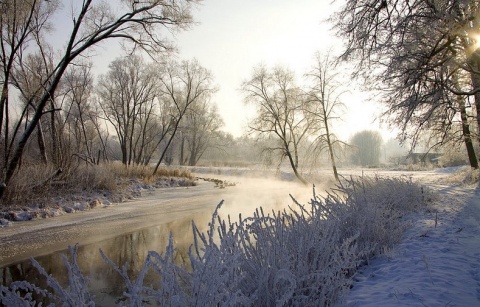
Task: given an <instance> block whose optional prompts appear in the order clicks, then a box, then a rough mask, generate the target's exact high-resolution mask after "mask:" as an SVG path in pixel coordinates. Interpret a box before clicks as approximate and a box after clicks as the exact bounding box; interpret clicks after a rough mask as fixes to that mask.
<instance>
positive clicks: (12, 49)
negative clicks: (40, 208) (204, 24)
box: [0, 0, 198, 198]
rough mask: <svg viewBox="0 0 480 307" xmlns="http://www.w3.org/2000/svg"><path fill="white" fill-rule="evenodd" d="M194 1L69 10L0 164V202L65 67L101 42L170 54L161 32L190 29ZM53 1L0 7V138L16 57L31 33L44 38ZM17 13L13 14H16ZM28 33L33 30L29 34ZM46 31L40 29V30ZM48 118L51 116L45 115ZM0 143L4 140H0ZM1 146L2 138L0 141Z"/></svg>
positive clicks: (96, 4) (88, 1) (86, 4)
mask: <svg viewBox="0 0 480 307" xmlns="http://www.w3.org/2000/svg"><path fill="white" fill-rule="evenodd" d="M195 2H198V1H195V0H180V1H177V0H166V1H164V0H161V1H160V0H149V1H136V0H128V1H121V2H118V3H117V2H115V3H113V2H112V3H110V2H105V1H93V0H84V1H82V2H81V3H77V2H76V3H75V5H72V10H65V11H66V12H71V26H70V28H69V29H65V31H67V32H69V33H70V34H69V35H68V36H67V39H66V42H65V45H64V49H63V50H62V51H60V52H59V53H58V54H59V56H58V57H56V58H55V60H54V61H53V65H52V67H53V70H52V71H51V72H50V74H49V75H48V76H47V79H46V81H45V82H44V83H43V84H42V87H41V88H39V95H38V96H39V99H38V102H37V104H36V108H35V111H34V112H33V114H32V116H31V117H30V118H29V121H28V122H26V123H25V129H24V131H23V132H22V134H21V135H20V136H19V137H18V141H16V142H15V146H14V147H13V148H14V149H13V150H12V153H11V155H10V156H9V158H8V159H4V160H3V161H2V167H1V169H0V171H1V179H0V181H1V184H0V198H1V197H2V196H3V194H4V191H5V189H6V188H8V185H9V183H10V181H11V179H12V177H13V176H14V174H15V171H16V170H17V168H18V166H19V163H20V160H21V158H22V155H23V152H24V150H25V147H26V145H27V142H28V140H29V138H30V136H31V135H32V133H33V132H34V131H35V129H36V128H37V126H38V123H39V122H40V119H41V118H42V116H43V115H44V113H45V108H46V106H47V105H48V104H49V102H50V101H51V99H52V97H53V96H54V95H55V91H56V90H57V87H58V85H59V83H60V81H61V79H62V77H63V75H64V73H65V71H66V70H67V68H68V66H69V65H70V64H71V63H72V62H74V61H75V60H76V59H78V58H79V57H80V56H83V55H86V52H87V51H89V50H91V49H92V48H93V47H94V46H96V45H98V44H99V43H100V42H102V41H105V40H107V39H111V38H116V39H122V40H123V41H124V42H126V43H127V44H131V46H132V47H133V48H140V49H142V50H144V51H146V52H148V53H150V54H151V55H152V56H155V55H158V54H159V53H163V52H165V51H166V50H172V46H171V44H170V43H169V42H168V40H166V39H165V38H163V37H162V36H161V33H162V32H161V30H162V29H170V30H172V31H177V30H181V29H186V28H187V27H188V26H190V25H191V24H192V16H191V14H190V10H191V6H192V4H193V3H195ZM58 3H59V1H47V0H38V1H35V0H31V1H2V2H1V4H0V5H1V10H0V18H1V20H0V26H1V36H2V37H1V39H2V41H1V45H0V47H1V48H2V51H3V52H2V53H1V54H2V55H1V58H0V60H1V61H0V62H1V63H2V64H1V65H2V70H3V75H2V77H1V80H2V86H3V89H2V97H1V99H0V114H1V115H0V127H1V128H0V129H2V130H0V132H2V131H6V129H5V127H8V125H7V124H6V123H5V122H4V121H5V119H6V118H8V117H7V116H5V114H6V113H7V112H8V110H7V108H8V99H7V98H8V87H9V79H8V76H9V74H10V72H11V68H12V67H13V65H14V64H15V60H16V58H17V57H18V54H19V52H20V51H25V52H28V51H29V50H27V49H28V48H27V42H28V39H29V38H30V37H31V35H33V34H32V33H35V35H36V36H37V37H41V36H42V33H43V34H44V33H45V32H44V31H45V30H43V28H42V26H43V25H45V24H46V21H47V20H48V19H49V16H51V14H52V13H49V12H53V11H55V8H56V7H55V6H54V7H53V9H51V10H50V9H49V8H50V6H51V5H53V4H55V5H58ZM17 9H19V10H17ZM32 29H33V30H32ZM45 29H46V28H45ZM50 112H54V110H50ZM2 137H4V135H2ZM4 139H5V140H6V138H5V137H4Z"/></svg>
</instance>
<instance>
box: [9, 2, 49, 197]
mask: <svg viewBox="0 0 480 307" xmlns="http://www.w3.org/2000/svg"><path fill="white" fill-rule="evenodd" d="M57 7H58V1H49V2H46V1H35V0H29V1H25V0H22V1H19V0H12V1H3V2H1V3H0V35H1V40H0V66H1V68H2V75H1V76H0V82H1V84H2V89H1V94H0V140H2V141H3V142H2V143H3V146H2V147H3V151H2V156H3V157H2V163H1V170H0V172H1V174H2V177H4V176H5V172H6V168H7V164H8V162H9V161H10V156H11V151H12V148H11V146H12V144H13V143H12V140H13V139H15V137H12V136H11V134H10V115H9V110H10V105H9V97H10V91H9V88H10V86H11V84H12V83H13V82H14V80H12V77H13V76H12V75H13V73H14V71H15V70H16V69H17V70H18V68H17V66H18V62H19V61H20V62H21V61H22V60H21V57H22V56H23V54H24V52H25V50H26V49H27V45H28V43H29V42H30V41H32V40H33V39H34V36H35V33H38V32H40V31H43V30H44V29H48V23H47V21H48V19H49V18H50V16H51V15H52V14H53V13H54V11H55V10H56V9H57ZM44 79H46V78H44ZM28 92H29V94H27V96H28V95H30V94H31V93H32V89H29V90H28ZM37 95H38V94H37ZM23 98H24V100H25V99H26V95H23ZM24 111H25V112H23V113H22V114H23V115H24V114H25V113H26V109H25V110H24ZM22 118H23V117H22ZM16 126H17V127H18V125H16ZM38 131H39V132H38V135H39V139H41V137H42V136H41V133H42V131H41V129H38ZM17 132H18V129H17ZM32 132H33V129H32ZM40 142H42V141H41V140H40ZM42 156H43V157H44V159H46V157H45V156H44V155H42ZM1 195H2V191H1V189H0V197H1Z"/></svg>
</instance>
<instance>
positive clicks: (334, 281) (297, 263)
mask: <svg viewBox="0 0 480 307" xmlns="http://www.w3.org/2000/svg"><path fill="white" fill-rule="evenodd" d="M313 195H314V196H313V198H312V200H311V201H310V203H309V204H308V205H302V204H299V203H298V202H297V201H295V200H294V199H293V198H292V199H293V201H294V202H293V203H294V205H293V206H290V207H289V208H288V209H285V210H284V211H281V212H271V213H268V214H267V213H265V212H264V211H263V210H262V209H261V208H259V209H257V210H256V212H255V213H254V214H253V216H252V217H247V218H243V217H242V216H239V218H238V220H236V221H233V220H232V219H231V218H230V217H228V218H226V219H224V218H222V217H221V216H220V215H219V211H220V208H221V205H222V203H220V204H219V205H218V207H217V209H216V210H215V212H214V214H213V216H212V220H211V222H210V224H209V229H208V230H207V232H206V233H202V232H200V231H199V230H198V228H197V227H196V226H195V225H193V226H194V227H193V229H194V242H193V244H192V246H191V248H190V251H189V253H188V254H189V263H188V269H187V268H186V267H185V266H182V265H178V264H176V263H175V262H174V252H175V247H174V244H173V238H170V240H169V244H168V246H167V248H166V250H165V251H164V252H163V253H161V254H159V253H157V252H154V251H151V252H149V254H148V256H147V259H146V260H145V262H144V265H143V267H142V269H141V271H140V272H139V274H138V277H137V278H136V279H135V280H132V279H131V277H130V276H129V275H128V274H127V267H126V266H123V267H121V268H120V267H118V266H117V265H116V264H114V263H112V262H111V261H110V260H109V259H108V258H107V257H106V256H105V255H103V254H102V256H103V257H104V259H105V261H107V262H108V263H109V264H110V265H111V266H112V267H113V268H114V270H116V271H117V272H118V273H119V276H120V277H121V278H123V280H124V281H125V289H126V291H125V293H124V302H126V303H128V304H129V305H130V306H141V305H143V304H146V303H154V304H159V305H161V306H287V305H288V306H330V305H332V304H333V303H334V302H335V301H336V300H337V299H338V298H339V296H340V295H341V294H342V292H343V291H344V290H345V289H347V288H349V287H350V285H351V283H352V278H353V276H354V275H355V272H356V270H357V269H358V267H359V266H361V265H364V264H365V263H367V262H368V259H369V258H371V257H372V256H375V255H377V254H379V253H380V252H381V251H383V250H385V248H388V247H391V246H392V245H394V244H395V243H397V242H398V240H399V239H400V238H401V234H402V232H403V230H404V228H405V227H406V223H405V221H406V220H407V219H405V218H404V215H405V214H407V213H409V212H411V211H414V210H417V209H419V208H422V207H423V206H425V205H426V203H427V202H428V200H429V196H428V195H427V194H426V191H424V189H423V188H421V187H419V186H418V185H416V184H413V183H412V182H410V181H409V180H407V179H404V178H400V179H398V178H396V179H390V178H371V179H365V178H364V179H360V180H353V179H351V180H346V181H345V183H344V184H343V185H341V186H339V187H337V189H335V190H333V191H331V192H330V193H329V194H328V195H327V196H326V197H319V196H317V195H316V194H315V190H314V191H313ZM72 255H73V258H72V259H73V260H72V264H70V263H69V262H68V261H66V262H65V264H66V265H67V266H68V267H69V274H70V286H69V287H68V289H67V290H65V289H61V287H60V288H59V286H57V285H56V284H55V281H54V280H53V278H50V279H49V284H50V286H51V287H52V288H53V289H54V290H55V291H54V294H52V293H49V292H48V291H47V290H43V289H37V288H36V287H35V286H33V285H30V284H28V283H23V284H22V285H23V286H24V287H23V288H22V289H23V290H25V291H26V292H28V291H37V292H39V293H42V295H44V296H51V297H54V299H55V301H56V302H58V301H61V302H62V303H63V304H64V305H71V304H73V305H75V306H80V305H89V304H91V303H92V301H91V298H90V296H89V295H88V291H87V290H86V287H85V281H84V279H83V277H82V276H81V274H80V272H79V271H78V267H77V266H76V263H75V249H74V250H72ZM39 269H40V270H41V268H39ZM150 270H154V271H155V272H157V273H158V275H159V283H158V284H157V285H154V286H150V285H149V286H146V285H144V283H143V280H144V277H145V275H146V273H147V272H148V271H150ZM45 274H46V273H45ZM15 287H17V286H16V285H14V286H13V287H12V286H11V287H10V288H6V287H1V288H0V303H3V304H7V305H8V303H9V302H16V300H19V301H21V300H25V301H26V302H29V300H30V301H31V296H25V295H23V296H20V292H19V291H17V290H16V288H15ZM29 289H30V290H29ZM25 291H23V292H21V293H25Z"/></svg>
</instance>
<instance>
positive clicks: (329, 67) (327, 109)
mask: <svg viewBox="0 0 480 307" xmlns="http://www.w3.org/2000/svg"><path fill="white" fill-rule="evenodd" d="M335 66H336V63H335V61H334V60H333V59H332V57H331V56H330V54H325V55H322V54H321V53H316V54H315V65H314V66H313V68H312V70H311V71H310V72H309V73H307V74H306V76H307V77H308V79H309V80H310V82H311V87H310V89H309V90H308V92H307V101H308V106H307V109H306V110H307V113H308V117H309V121H310V124H311V126H312V129H313V132H312V134H313V136H314V137H315V138H314V140H313V146H314V148H315V150H316V151H317V152H318V153H319V152H321V151H323V149H324V148H326V149H327V151H328V155H329V158H330V163H331V164H332V169H333V175H334V176H335V179H336V180H337V181H339V177H338V172H337V165H336V163H335V160H336V154H335V144H336V143H338V142H339V141H338V140H337V138H336V137H335V134H334V133H333V131H332V122H333V121H335V120H336V119H338V118H339V114H338V112H339V111H340V109H341V108H342V107H343V104H342V102H341V100H340V96H341V94H342V90H341V84H340V82H339V75H338V73H337V71H336V67H335Z"/></svg>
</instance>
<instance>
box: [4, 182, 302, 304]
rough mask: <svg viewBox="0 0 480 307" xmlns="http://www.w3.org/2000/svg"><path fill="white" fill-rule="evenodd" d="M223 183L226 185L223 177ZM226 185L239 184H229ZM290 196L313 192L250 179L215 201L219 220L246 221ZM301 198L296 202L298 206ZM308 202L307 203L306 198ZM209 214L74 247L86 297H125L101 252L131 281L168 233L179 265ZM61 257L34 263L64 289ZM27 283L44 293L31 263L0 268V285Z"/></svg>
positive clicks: (111, 300) (108, 300)
mask: <svg viewBox="0 0 480 307" xmlns="http://www.w3.org/2000/svg"><path fill="white" fill-rule="evenodd" d="M227 180H229V179H228V178H227ZM229 181H237V180H234V179H230V180H229ZM288 193H292V194H293V195H310V193H311V187H305V186H301V187H300V186H296V185H292V184H291V183H285V182H275V183H271V182H270V181H268V180H265V179H248V181H244V182H242V183H241V184H240V185H238V186H237V187H235V189H232V190H229V191H225V193H224V194H222V195H221V197H219V199H224V200H225V205H224V206H223V207H222V209H221V210H220V215H221V216H223V217H226V216H227V215H230V216H231V217H232V220H233V221H235V220H236V219H237V218H238V214H239V213H242V215H243V217H246V216H249V215H251V214H252V212H253V211H254V210H255V208H257V207H259V206H263V207H264V208H265V211H266V212H269V211H270V210H272V209H274V210H279V209H281V208H285V206H288V205H291V204H292V201H291V200H290V198H289V197H288ZM304 199H305V198H300V199H299V201H300V202H302V201H303V200H304ZM307 200H308V198H307ZM212 212H213V209H211V207H210V208H209V209H205V210H204V211H196V212H192V215H190V216H188V217H185V218H182V219H178V220H176V221H174V222H170V223H166V224H160V225H158V226H154V227H149V228H145V229H142V230H140V231H136V232H132V233H127V234H119V235H118V236H117V237H115V238H113V239H109V240H105V241H99V242H97V243H93V244H88V245H82V246H79V248H78V259H77V262H78V265H79V267H80V270H81V272H82V273H83V275H84V276H86V277H87V278H88V284H89V287H90V293H91V294H93V295H95V302H96V305H97V306H112V305H116V304H118V302H117V301H116V300H117V299H118V298H119V297H121V296H122V294H123V292H124V290H125V289H124V284H123V282H124V281H123V278H121V277H120V276H119V274H118V273H117V272H116V271H115V270H114V269H113V268H112V267H110V266H109V265H108V264H106V263H105V261H104V260H103V259H102V257H101V255H100V253H99V249H102V251H103V252H104V253H105V255H106V256H107V257H109V258H110V259H111V260H112V261H113V262H114V263H116V264H118V265H119V266H122V265H123V264H127V266H128V274H129V276H130V278H131V279H133V278H136V274H137V273H138V271H139V270H140V269H141V267H142V265H143V263H144V261H145V258H146V256H147V254H148V251H151V250H155V251H157V252H159V253H162V252H163V251H164V250H165V247H166V246H167V244H168V238H169V234H170V233H172V234H173V237H174V241H175V248H176V254H175V260H176V262H177V263H178V264H182V263H184V261H185V260H187V259H188V256H187V252H188V249H189V247H190V245H191V244H192V242H193V235H192V220H195V223H196V224H197V226H198V227H199V228H200V231H202V232H205V231H206V229H207V227H208V223H209V222H210V220H211V217H212ZM62 254H65V255H68V251H67V250H64V251H61V252H56V253H52V254H50V255H46V256H41V257H36V258H35V259H36V260H37V261H38V262H39V263H40V265H41V266H42V267H43V268H44V269H45V270H46V272H47V273H48V274H50V275H52V276H53V277H54V278H55V279H57V281H58V282H59V283H60V284H62V285H63V286H64V287H65V286H67V285H68V273H67V269H66V268H65V265H64V264H63V259H62ZM18 280H27V281H29V282H31V283H33V284H35V285H37V286H39V287H40V288H46V286H47V285H46V280H45V277H43V276H41V275H40V274H39V273H38V272H37V270H36V269H35V268H34V267H33V266H32V264H31V262H30V261H29V260H27V261H22V262H19V263H16V264H13V265H9V266H5V267H3V268H0V283H1V284H3V285H9V284H10V283H11V282H12V281H18ZM155 281H156V276H155V274H154V273H153V271H152V272H150V274H149V275H147V276H146V279H145V280H144V284H145V285H150V284H155Z"/></svg>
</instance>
